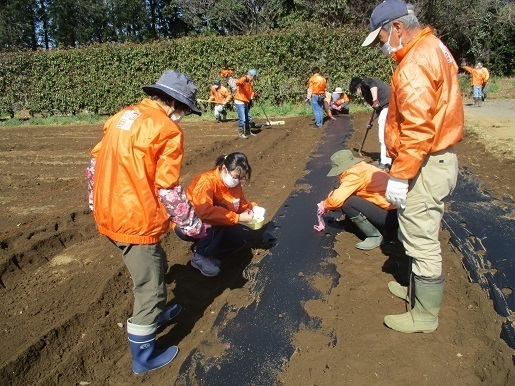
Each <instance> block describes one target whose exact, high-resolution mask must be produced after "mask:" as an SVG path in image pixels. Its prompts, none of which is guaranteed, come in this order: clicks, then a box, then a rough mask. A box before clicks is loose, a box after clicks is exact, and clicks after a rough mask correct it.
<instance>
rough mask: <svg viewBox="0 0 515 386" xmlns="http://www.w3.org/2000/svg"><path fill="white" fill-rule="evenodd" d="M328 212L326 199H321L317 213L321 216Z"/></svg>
mask: <svg viewBox="0 0 515 386" xmlns="http://www.w3.org/2000/svg"><path fill="white" fill-rule="evenodd" d="M326 213H327V209H326V208H325V207H324V201H320V202H319V203H318V204H317V214H318V215H319V216H321V215H323V214H326Z"/></svg>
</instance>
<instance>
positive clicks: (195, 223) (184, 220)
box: [158, 185, 209, 237]
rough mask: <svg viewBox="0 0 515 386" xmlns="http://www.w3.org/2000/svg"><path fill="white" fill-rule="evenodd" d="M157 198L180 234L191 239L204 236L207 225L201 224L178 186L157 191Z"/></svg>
mask: <svg viewBox="0 0 515 386" xmlns="http://www.w3.org/2000/svg"><path fill="white" fill-rule="evenodd" d="M158 194H159V198H160V200H161V202H162V203H163V205H164V207H165V209H166V213H167V214H168V218H169V219H170V221H172V222H174V223H175V224H176V226H178V227H180V228H181V230H182V232H183V233H185V234H187V235H188V236H191V237H203V236H205V232H206V229H207V228H208V227H209V225H208V224H203V223H202V220H200V219H199V218H198V217H197V215H196V214H195V210H194V209H193V205H191V202H189V201H188V198H187V197H186V193H185V192H184V190H183V189H182V187H181V186H180V185H175V186H174V187H173V188H170V189H159V191H158Z"/></svg>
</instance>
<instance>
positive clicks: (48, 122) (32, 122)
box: [0, 114, 107, 126]
mask: <svg viewBox="0 0 515 386" xmlns="http://www.w3.org/2000/svg"><path fill="white" fill-rule="evenodd" d="M106 119H107V116H105V115H96V114H77V115H73V116H69V117H60V116H51V117H34V118H17V117H15V118H12V119H9V118H2V120H1V121H0V126H58V125H88V124H98V123H102V122H104V121H105V120H106Z"/></svg>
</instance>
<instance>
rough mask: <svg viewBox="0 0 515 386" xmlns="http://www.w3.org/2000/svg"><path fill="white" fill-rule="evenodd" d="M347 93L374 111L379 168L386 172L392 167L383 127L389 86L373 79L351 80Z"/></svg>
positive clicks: (388, 99) (386, 111)
mask: <svg viewBox="0 0 515 386" xmlns="http://www.w3.org/2000/svg"><path fill="white" fill-rule="evenodd" d="M349 91H350V92H351V93H353V94H356V95H359V96H361V97H363V99H365V101H366V102H367V103H368V104H369V105H370V106H371V107H372V108H373V109H374V111H375V114H374V115H373V117H372V118H373V119H375V118H377V129H378V130H377V131H378V135H379V145H380V149H381V155H380V158H379V168H380V169H382V170H385V171H387V172H388V171H389V170H390V167H391V165H392V159H391V158H390V157H388V155H387V152H386V145H385V143H384V127H385V125H386V116H387V115H388V103H390V86H388V85H387V84H386V83H384V82H381V81H380V80H377V79H373V78H365V79H361V78H352V79H351V81H350V84H349ZM372 121H373V120H372ZM370 125H372V123H370ZM370 127H371V126H370Z"/></svg>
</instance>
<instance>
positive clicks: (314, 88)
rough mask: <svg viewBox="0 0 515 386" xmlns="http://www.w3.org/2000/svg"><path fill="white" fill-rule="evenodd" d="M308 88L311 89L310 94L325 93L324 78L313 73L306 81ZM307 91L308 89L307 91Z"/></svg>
mask: <svg viewBox="0 0 515 386" xmlns="http://www.w3.org/2000/svg"><path fill="white" fill-rule="evenodd" d="M308 89H309V90H311V95H320V94H325V91H326V80H325V78H324V77H323V76H322V75H320V74H319V73H316V74H313V75H312V76H311V78H309V81H308ZM308 92H309V91H308Z"/></svg>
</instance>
